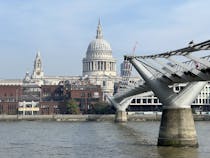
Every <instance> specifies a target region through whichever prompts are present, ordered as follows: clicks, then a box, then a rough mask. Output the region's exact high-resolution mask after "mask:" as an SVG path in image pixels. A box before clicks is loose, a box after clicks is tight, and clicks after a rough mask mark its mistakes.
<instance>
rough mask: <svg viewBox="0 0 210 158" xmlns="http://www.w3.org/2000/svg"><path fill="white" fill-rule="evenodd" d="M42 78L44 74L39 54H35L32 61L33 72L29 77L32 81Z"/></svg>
mask: <svg viewBox="0 0 210 158" xmlns="http://www.w3.org/2000/svg"><path fill="white" fill-rule="evenodd" d="M43 77H44V72H43V70H42V60H41V55H40V52H37V54H36V58H35V60H34V70H33V74H32V76H31V78H32V79H41V78H43Z"/></svg>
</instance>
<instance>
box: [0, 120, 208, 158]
mask: <svg viewBox="0 0 210 158" xmlns="http://www.w3.org/2000/svg"><path fill="white" fill-rule="evenodd" d="M196 129H197V134H198V141H199V148H173V147H157V146H156V144H157V138H158V132H159V122H158V121H157V122H149V121H148V122H128V123H126V124H115V123H112V122H73V123H72V122H50V121H49V122H47V121H46V122H45V121H44V122H42V121H19V122H0V140H1V141H0V157H1V158H29V157H30V158H94V157H95V158H109V157H112V158H129V157H130V158H169V157H170V158H185V157H186V158H189V157H190V158H209V157H210V136H209V135H210V132H209V131H210V122H207V121H203V122H196Z"/></svg>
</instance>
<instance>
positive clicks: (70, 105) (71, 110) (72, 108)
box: [66, 99, 80, 114]
mask: <svg viewBox="0 0 210 158" xmlns="http://www.w3.org/2000/svg"><path fill="white" fill-rule="evenodd" d="M66 107H67V113H68V114H80V109H79V106H78V105H77V102H76V101H75V100H74V99H71V100H70V101H69V102H67V103H66Z"/></svg>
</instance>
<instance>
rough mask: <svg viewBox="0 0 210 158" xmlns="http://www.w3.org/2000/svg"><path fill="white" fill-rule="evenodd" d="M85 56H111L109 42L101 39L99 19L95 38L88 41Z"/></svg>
mask: <svg viewBox="0 0 210 158" xmlns="http://www.w3.org/2000/svg"><path fill="white" fill-rule="evenodd" d="M86 57H87V58H112V49H111V46H110V44H109V43H108V42H107V41H106V40H104V39H103V35H102V28H101V24H100V21H99V23H98V27H97V34H96V39H94V40H93V41H91V42H90V44H89V45H88V49H87V52H86Z"/></svg>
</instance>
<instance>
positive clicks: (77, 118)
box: [0, 114, 210, 122]
mask: <svg viewBox="0 0 210 158" xmlns="http://www.w3.org/2000/svg"><path fill="white" fill-rule="evenodd" d="M193 116H194V120H195V121H210V115H193ZM21 120H25V121H36V120H38V121H68V122H86V121H114V120H115V115H25V116H23V115H0V121H21ZM160 120H161V115H159V114H146V115H145V114H138V115H128V121H160Z"/></svg>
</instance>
